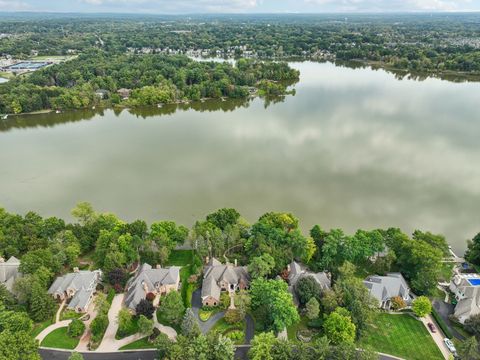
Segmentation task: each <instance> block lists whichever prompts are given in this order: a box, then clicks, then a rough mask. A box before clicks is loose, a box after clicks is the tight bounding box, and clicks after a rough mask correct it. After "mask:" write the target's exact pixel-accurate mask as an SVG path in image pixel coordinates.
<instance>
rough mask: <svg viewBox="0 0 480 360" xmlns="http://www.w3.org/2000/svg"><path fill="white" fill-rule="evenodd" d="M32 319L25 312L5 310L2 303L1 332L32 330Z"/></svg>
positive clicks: (0, 313)
mask: <svg viewBox="0 0 480 360" xmlns="http://www.w3.org/2000/svg"><path fill="white" fill-rule="evenodd" d="M32 327H33V324H32V320H31V319H30V318H29V317H28V315H27V314H26V313H24V312H17V311H10V310H5V308H4V307H3V305H1V304H0V332H2V331H5V330H10V331H11V332H19V331H25V332H30V331H32Z"/></svg>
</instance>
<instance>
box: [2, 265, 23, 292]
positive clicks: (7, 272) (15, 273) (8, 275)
mask: <svg viewBox="0 0 480 360" xmlns="http://www.w3.org/2000/svg"><path fill="white" fill-rule="evenodd" d="M19 267H20V260H18V259H17V258H15V257H14V256H12V257H10V259H8V260H7V261H5V259H4V258H2V257H0V284H3V285H4V286H5V287H6V288H7V290H8V291H10V292H11V291H12V288H13V284H14V282H15V280H17V279H18V278H19V277H21V276H22V274H21V273H20V272H19V270H18V269H19Z"/></svg>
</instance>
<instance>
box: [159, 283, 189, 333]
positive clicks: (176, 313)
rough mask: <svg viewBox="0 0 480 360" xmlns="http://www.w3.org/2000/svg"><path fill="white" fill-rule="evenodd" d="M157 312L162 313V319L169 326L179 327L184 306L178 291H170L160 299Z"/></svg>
mask: <svg viewBox="0 0 480 360" xmlns="http://www.w3.org/2000/svg"><path fill="white" fill-rule="evenodd" d="M158 311H159V312H161V313H162V317H163V318H164V319H165V320H167V321H168V323H169V324H175V325H179V324H180V323H181V322H182V318H183V315H184V313H185V306H184V304H183V299H182V296H181V295H180V293H179V292H178V291H170V292H169V293H168V294H167V295H165V296H164V297H163V298H161V299H160V307H159V309H158Z"/></svg>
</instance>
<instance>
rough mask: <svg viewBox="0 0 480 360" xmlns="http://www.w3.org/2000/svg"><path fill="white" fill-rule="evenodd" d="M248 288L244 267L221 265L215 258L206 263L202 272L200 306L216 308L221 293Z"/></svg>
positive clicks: (247, 277)
mask: <svg viewBox="0 0 480 360" xmlns="http://www.w3.org/2000/svg"><path fill="white" fill-rule="evenodd" d="M249 286H250V276H249V275H248V271H247V267H246V266H237V264H236V261H235V265H232V264H228V263H227V264H226V265H224V264H222V263H221V262H220V261H218V260H217V259H215V258H212V259H211V260H210V261H207V265H206V266H205V268H204V270H203V285H202V294H201V297H202V304H203V305H204V306H217V305H218V304H219V303H220V294H221V292H222V291H228V292H229V293H233V292H235V291H236V290H245V289H248V287H249Z"/></svg>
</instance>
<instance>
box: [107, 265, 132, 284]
mask: <svg viewBox="0 0 480 360" xmlns="http://www.w3.org/2000/svg"><path fill="white" fill-rule="evenodd" d="M107 278H108V282H109V283H110V284H111V285H117V284H119V285H125V281H126V279H127V273H126V272H125V270H123V269H122V268H116V269H113V270H111V271H110V272H109V273H108V275H107Z"/></svg>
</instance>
